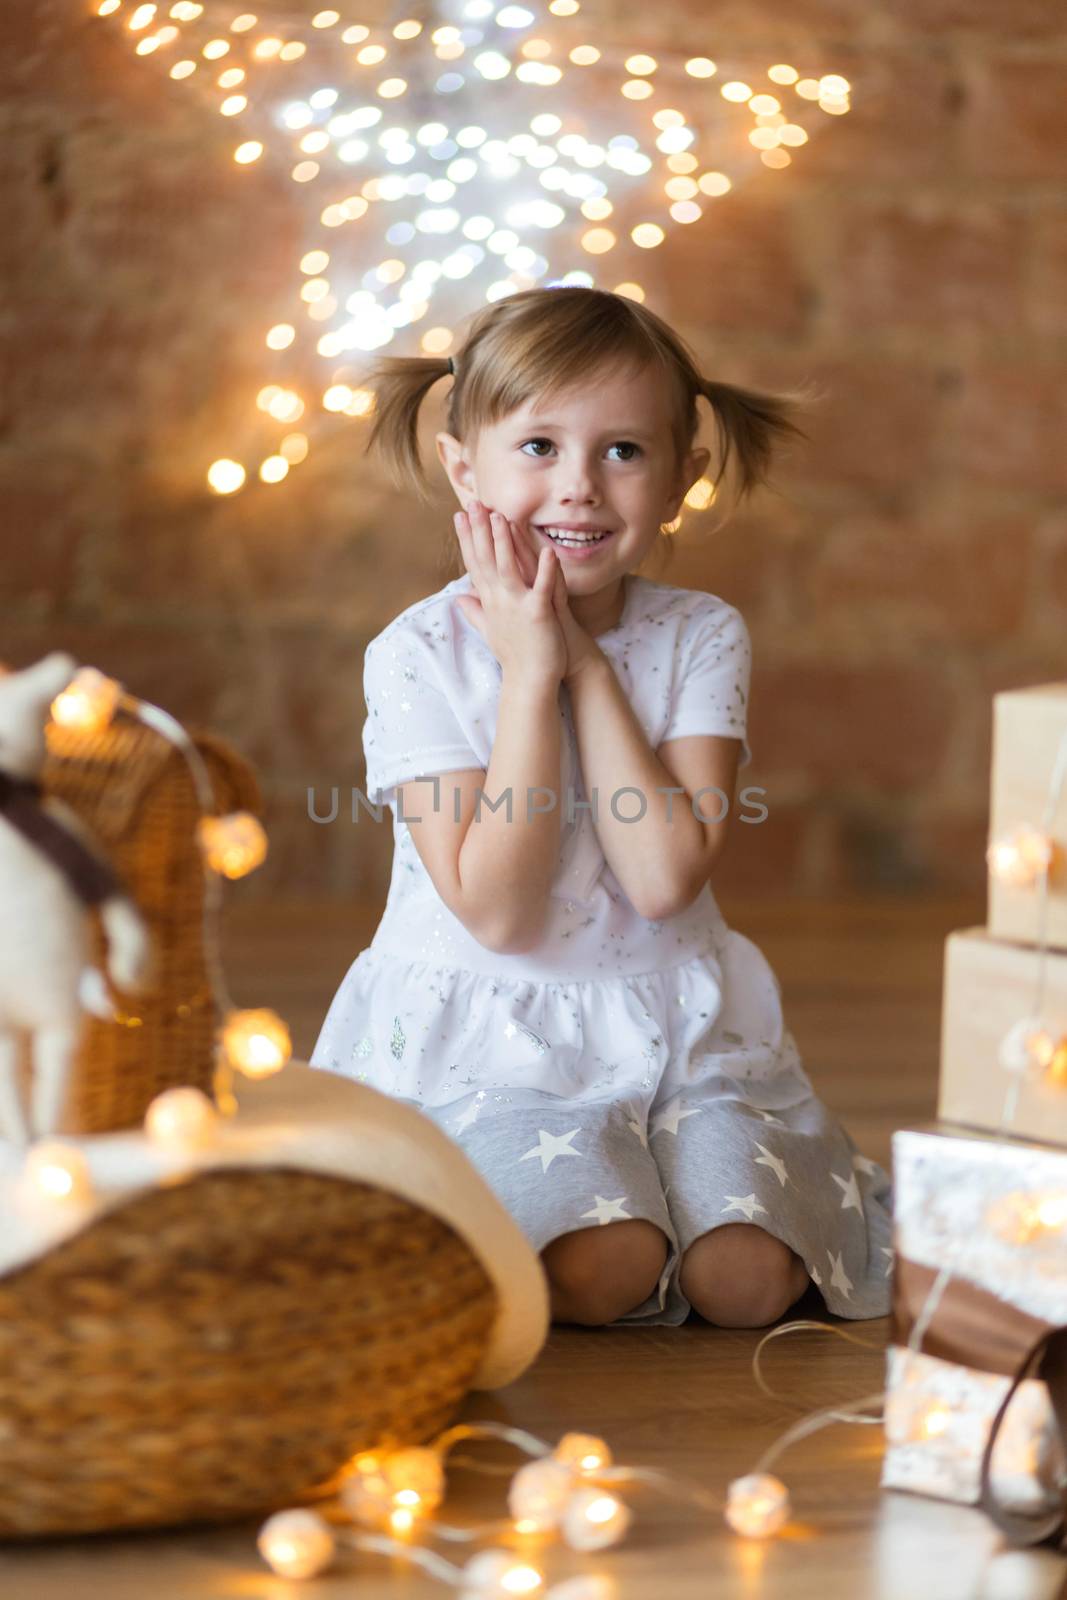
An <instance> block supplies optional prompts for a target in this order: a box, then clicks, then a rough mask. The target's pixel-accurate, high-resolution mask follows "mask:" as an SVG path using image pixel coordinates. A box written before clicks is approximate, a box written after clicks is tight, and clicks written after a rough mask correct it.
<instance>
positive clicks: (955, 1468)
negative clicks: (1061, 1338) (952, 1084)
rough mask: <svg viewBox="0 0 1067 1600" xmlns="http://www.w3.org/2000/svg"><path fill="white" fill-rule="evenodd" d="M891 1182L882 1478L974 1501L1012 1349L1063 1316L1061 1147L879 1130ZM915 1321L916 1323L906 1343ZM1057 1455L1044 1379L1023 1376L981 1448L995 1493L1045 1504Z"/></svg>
mask: <svg viewBox="0 0 1067 1600" xmlns="http://www.w3.org/2000/svg"><path fill="white" fill-rule="evenodd" d="M893 1179H894V1244H895V1251H896V1259H895V1264H894V1283H893V1290H894V1292H893V1334H892V1340H893V1342H892V1344H891V1346H890V1349H889V1351H888V1353H887V1375H886V1405H885V1435H886V1454H885V1460H884V1465H883V1471H882V1485H883V1487H885V1488H891V1489H908V1490H911V1491H913V1492H915V1493H919V1494H927V1495H932V1496H934V1497H935V1498H939V1499H945V1500H955V1501H959V1502H962V1503H964V1504H975V1503H977V1502H978V1501H980V1500H981V1499H982V1458H983V1455H984V1453H985V1450H986V1446H987V1443H988V1440H989V1436H990V1430H991V1427H992V1425H993V1422H994V1418H995V1417H996V1415H997V1412H998V1411H999V1409H1000V1407H1001V1404H1002V1402H1003V1401H1004V1399H1005V1396H1006V1395H1007V1394H1008V1392H1009V1390H1010V1389H1011V1388H1012V1385H1013V1382H1014V1378H1013V1376H1012V1374H1013V1373H1017V1372H1018V1370H1019V1369H1020V1366H1021V1356H1022V1354H1023V1353H1024V1352H1025V1350H1026V1348H1027V1347H1028V1346H1032V1345H1033V1344H1034V1343H1035V1341H1036V1340H1037V1339H1038V1338H1039V1337H1040V1335H1041V1333H1042V1332H1043V1331H1044V1328H1045V1325H1048V1326H1049V1327H1052V1328H1063V1327H1065V1326H1067V1150H1057V1149H1053V1148H1050V1147H1047V1146H1043V1145H1037V1144H1032V1143H1025V1142H1023V1141H1021V1140H1013V1139H996V1138H993V1137H990V1136H986V1135H982V1134H974V1133H971V1132H970V1131H969V1130H965V1129H951V1130H949V1131H944V1130H943V1129H942V1128H939V1129H938V1130H936V1131H933V1130H925V1129H920V1130H904V1131H901V1132H898V1133H896V1134H894V1136H893ZM939 1291H940V1292H939ZM917 1326H919V1327H925V1331H923V1332H922V1337H921V1341H920V1343H919V1345H918V1347H915V1348H912V1346H915V1345H916V1338H915V1330H916V1327H917ZM962 1356H965V1357H966V1359H960V1357H962ZM1065 1466H1067V1457H1065V1451H1064V1445H1063V1439H1062V1437H1061V1433H1060V1428H1059V1425H1058V1423H1057V1419H1056V1416H1055V1413H1054V1410H1053V1406H1052V1403H1051V1400H1050V1395H1049V1389H1048V1386H1047V1384H1046V1383H1045V1382H1044V1381H1043V1380H1042V1379H1039V1378H1037V1377H1028V1378H1024V1379H1023V1381H1022V1382H1021V1383H1019V1385H1018V1387H1017V1388H1016V1390H1015V1393H1014V1395H1013V1397H1012V1399H1011V1402H1010V1404H1009V1405H1008V1408H1007V1411H1006V1413H1005V1416H1004V1419H1003V1423H1002V1425H1001V1427H1000V1430H999V1433H998V1435H997V1439H996V1443H995V1446H994V1449H993V1452H992V1457H991V1462H990V1484H991V1488H992V1491H993V1493H994V1495H995V1497H996V1500H997V1501H998V1502H999V1504H1000V1505H1001V1506H1003V1507H1005V1508H1007V1509H1009V1510H1017V1511H1019V1512H1023V1513H1027V1514H1030V1515H1032V1514H1034V1513H1037V1512H1041V1511H1045V1510H1048V1511H1049V1512H1054V1511H1055V1510H1056V1509H1057V1508H1059V1507H1060V1506H1061V1505H1062V1503H1063V1496H1064V1484H1065V1482H1067V1477H1065Z"/></svg>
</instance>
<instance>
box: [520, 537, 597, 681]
mask: <svg viewBox="0 0 1067 1600" xmlns="http://www.w3.org/2000/svg"><path fill="white" fill-rule="evenodd" d="M515 526H516V525H515V524H514V523H513V524H512V527H513V528H514V527H515ZM517 531H518V538H517V540H516V547H517V553H518V558H519V566H520V570H521V572H522V575H523V577H524V578H525V580H526V582H527V583H531V582H532V581H533V574H534V572H535V571H536V568H537V550H536V548H535V547H534V544H533V541H532V540H531V539H530V536H529V534H528V533H527V531H526V530H525V529H524V528H520V529H518V530H517ZM553 555H555V551H553ZM556 564H557V566H559V569H560V574H561V578H560V582H559V583H558V584H557V585H556V588H555V590H554V591H553V594H554V598H555V604H556V615H557V616H558V618H559V623H560V627H561V628H562V630H563V638H564V641H565V643H566V645H567V669H566V671H565V672H564V674H563V682H564V683H570V682H572V681H573V680H574V679H575V678H576V677H577V676H578V674H579V673H580V672H582V671H583V670H584V669H585V668H586V667H588V666H589V665H590V663H591V662H594V661H602V660H604V652H603V651H602V650H601V648H600V646H599V645H598V644H597V642H596V640H595V639H594V638H593V636H592V634H589V633H587V632H586V631H585V629H584V628H583V627H582V625H581V623H580V622H579V621H578V620H577V618H576V617H575V615H574V613H573V612H572V610H571V608H570V601H569V599H568V596H567V580H566V579H565V578H564V577H562V572H563V565H562V563H561V562H560V561H559V558H558V556H557V557H556Z"/></svg>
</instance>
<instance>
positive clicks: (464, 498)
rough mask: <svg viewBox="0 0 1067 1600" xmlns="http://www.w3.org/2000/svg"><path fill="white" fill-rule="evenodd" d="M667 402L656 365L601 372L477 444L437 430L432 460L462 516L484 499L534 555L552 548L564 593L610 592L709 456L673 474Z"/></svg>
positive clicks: (489, 430)
mask: <svg viewBox="0 0 1067 1600" xmlns="http://www.w3.org/2000/svg"><path fill="white" fill-rule="evenodd" d="M670 399H671V396H670V391H669V388H668V380H667V375H666V374H665V373H664V372H663V370H662V369H661V368H660V367H659V366H658V365H657V364H651V363H650V364H649V365H648V366H646V367H645V368H644V369H643V370H641V371H634V370H633V369H632V368H631V369H629V370H621V371H620V370H619V369H615V370H614V371H605V372H603V373H602V374H599V375H597V374H593V375H590V377H589V379H588V380H587V381H586V382H583V383H582V384H580V385H576V386H574V387H572V388H570V389H567V390H564V391H561V392H559V393H557V394H554V395H547V396H544V397H543V398H541V399H538V400H532V401H529V402H527V403H526V404H525V405H523V406H521V407H520V408H519V409H518V410H517V411H514V412H512V413H511V415H510V416H507V417H505V418H504V419H503V420H502V421H500V422H496V423H493V424H491V425H490V426H488V427H485V428H483V429H481V431H480V432H479V433H478V435H477V437H476V438H475V440H474V441H473V445H472V446H469V447H465V446H463V445H461V444H460V442H459V440H457V439H455V438H453V437H452V435H451V434H447V433H440V434H438V435H437V449H438V454H439V456H440V458H441V461H442V463H443V465H444V467H445V470H446V472H447V473H448V476H449V479H450V481H451V483H452V487H453V488H454V489H455V491H456V495H457V496H458V498H459V501H460V504H461V505H462V506H463V507H464V508H466V507H467V506H468V505H469V504H470V502H471V501H472V500H480V501H481V502H482V504H483V505H485V506H487V507H488V508H489V509H490V510H493V511H500V512H503V514H504V516H506V517H509V518H511V520H512V521H513V522H516V523H518V524H519V526H520V527H521V528H522V529H523V530H524V531H525V532H526V533H527V535H528V537H529V540H530V543H531V545H532V547H533V549H534V551H535V553H536V552H537V551H539V550H540V548H541V546H542V545H544V544H549V543H550V544H552V545H553V546H554V547H555V549H556V551H557V553H558V555H559V558H560V562H561V564H562V567H563V573H564V576H565V578H566V582H567V590H568V592H569V593H570V594H572V595H575V596H585V595H593V594H596V593H599V592H600V591H603V590H605V589H607V588H609V587H610V589H611V591H612V592H614V590H615V588H616V586H617V581H618V579H620V578H621V577H622V575H623V574H624V573H627V572H630V571H633V570H634V569H635V568H636V567H638V566H640V564H641V562H642V561H643V560H644V558H645V556H646V555H647V554H648V552H649V550H650V549H651V548H652V546H653V545H654V544H655V542H656V540H657V538H658V537H659V532H660V525H661V524H662V523H664V522H669V521H671V520H672V519H673V518H674V517H675V516H676V515H677V513H678V510H679V508H680V506H681V503H682V500H683V498H684V496H685V494H686V492H687V491H688V489H689V488H690V487H691V485H692V484H693V483H695V482H696V480H697V479H698V478H699V477H700V476H701V474H702V473H703V471H704V469H705V468H706V466H707V464H708V461H709V459H710V457H709V452H708V451H707V450H703V449H701V450H694V451H692V452H690V454H689V455H688V456H687V457H686V459H685V462H684V463H683V464H682V465H681V466H679V464H678V462H677V460H676V458H675V449H674V440H673V437H672V435H671V429H670ZM568 530H570V533H571V536H572V537H571V541H570V542H568V541H567V540H566V534H567V532H568ZM599 535H604V537H598V536H599ZM590 536H593V537H592V538H591V537H590Z"/></svg>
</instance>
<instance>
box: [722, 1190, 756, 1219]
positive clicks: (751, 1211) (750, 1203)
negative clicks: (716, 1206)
mask: <svg viewBox="0 0 1067 1600" xmlns="http://www.w3.org/2000/svg"><path fill="white" fill-rule="evenodd" d="M726 1199H727V1202H728V1203H727V1204H726V1205H724V1206H723V1208H722V1209H723V1210H724V1211H743V1212H744V1213H745V1216H746V1217H747V1218H748V1220H749V1222H751V1221H752V1218H753V1217H754V1216H755V1214H756V1212H757V1211H764V1212H765V1211H766V1210H767V1207H766V1206H761V1205H760V1203H759V1201H758V1200H757V1199H756V1196H755V1195H754V1194H745V1195H738V1194H728V1195H727V1196H726Z"/></svg>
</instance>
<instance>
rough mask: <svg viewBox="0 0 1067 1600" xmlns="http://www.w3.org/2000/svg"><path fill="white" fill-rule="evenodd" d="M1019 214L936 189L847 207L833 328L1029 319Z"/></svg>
mask: <svg viewBox="0 0 1067 1600" xmlns="http://www.w3.org/2000/svg"><path fill="white" fill-rule="evenodd" d="M1019 232H1020V222H1019V219H1018V217H1016V216H1015V215H1013V214H1012V213H1011V212H1009V211H1008V210H1006V209H1005V208H998V207H996V206H994V205H993V204H990V203H982V204H978V203H973V204H968V203H961V202H960V201H956V200H951V199H945V200H941V199H937V198H934V197H933V196H929V197H918V198H913V199H908V200H904V201H900V202H889V203H883V202H875V203H870V204H866V205H865V204H863V202H862V201H857V202H856V203H855V204H854V205H853V206H851V207H850V208H849V209H848V210H847V211H845V212H844V213H843V217H842V221H841V223H840V226H839V228H838V230H837V232H836V236H835V239H834V251H833V261H834V272H833V281H832V282H831V283H830V284H829V285H828V286H827V294H828V298H829V300H830V302H831V305H832V306H833V307H834V308H835V309H834V311H832V312H831V313H830V315H831V317H832V318H833V319H834V321H835V322H836V324H837V326H838V327H839V328H841V329H843V330H847V331H849V332H854V333H859V334H865V333H866V332H867V331H868V330H869V329H871V328H877V329H879V330H881V331H883V332H885V331H887V330H888V329H889V328H891V327H893V326H896V327H899V328H908V329H910V328H922V329H928V330H930V331H932V332H937V333H941V332H943V331H947V330H952V329H955V328H967V327H972V326H973V327H988V326H995V327H996V328H997V331H998V333H1001V334H1007V333H1009V332H1011V331H1013V330H1018V329H1019V328H1020V326H1021V324H1022V322H1023V315H1024V314H1023V268H1024V260H1023V255H1022V253H1021V251H1020V243H1019Z"/></svg>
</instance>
